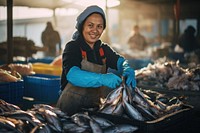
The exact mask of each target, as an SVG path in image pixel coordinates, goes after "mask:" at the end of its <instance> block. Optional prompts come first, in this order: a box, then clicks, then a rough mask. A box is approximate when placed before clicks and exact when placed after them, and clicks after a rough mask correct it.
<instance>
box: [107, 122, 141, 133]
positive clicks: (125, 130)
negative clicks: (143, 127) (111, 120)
mask: <svg viewBox="0 0 200 133" xmlns="http://www.w3.org/2000/svg"><path fill="white" fill-rule="evenodd" d="M137 130H138V127H135V126H132V125H129V124H119V125H114V126H110V127H108V128H106V129H104V133H133V132H134V131H137Z"/></svg>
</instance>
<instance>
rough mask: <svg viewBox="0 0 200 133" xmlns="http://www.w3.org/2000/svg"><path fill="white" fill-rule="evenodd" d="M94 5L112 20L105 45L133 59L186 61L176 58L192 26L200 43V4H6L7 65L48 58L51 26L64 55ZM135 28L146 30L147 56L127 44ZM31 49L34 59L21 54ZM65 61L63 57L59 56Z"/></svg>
mask: <svg viewBox="0 0 200 133" xmlns="http://www.w3.org/2000/svg"><path fill="white" fill-rule="evenodd" d="M94 4H96V5H98V6H100V7H102V8H103V9H104V11H105V12H106V15H107V28H106V30H105V31H104V33H103V36H102V40H103V41H104V42H106V43H109V44H110V45H112V47H113V48H114V49H115V50H116V51H118V52H120V53H121V54H122V55H124V56H125V57H126V58H128V59H144V58H145V59H146V58H147V59H149V58H150V59H157V58H160V57H163V56H168V57H172V58H174V59H180V60H181V58H182V55H183V54H180V52H179V54H174V48H175V47H176V45H177V44H178V37H179V36H180V35H181V34H182V33H183V32H184V30H185V29H186V28H187V26H189V25H192V26H193V27H194V28H195V29H196V31H197V32H196V33H195V36H197V38H199V19H200V15H199V14H200V9H199V7H198V5H199V4H200V2H199V1H198V0H100V1H94V0H42V1H39V0H29V1H26V0H1V1H0V35H1V36H0V44H1V45H0V50H1V53H2V54H1V60H4V61H6V62H12V60H13V58H12V57H17V56H21V57H25V58H27V57H32V58H44V57H45V55H44V51H45V49H44V48H43V43H42V40H41V34H42V32H43V31H44V30H45V27H46V23H47V22H51V23H52V25H53V27H54V29H55V30H57V31H58V32H59V34H60V38H61V48H62V49H63V48H64V46H65V44H66V43H67V42H68V41H70V40H71V37H72V34H73V33H74V31H75V24H76V17H77V16H78V14H79V13H80V12H81V11H82V10H84V9H85V8H86V7H87V6H89V5H94ZM134 25H138V26H139V27H140V33H141V34H142V35H143V36H144V37H145V38H146V41H147V44H148V47H147V48H145V50H143V51H138V50H132V49H130V47H129V45H128V44H127V41H128V39H129V37H130V36H131V34H132V33H133V31H132V29H133V26H134ZM11 38H12V39H13V40H14V42H16V41H17V43H18V45H17V46H16V45H15V43H14V46H13V45H12V44H10V43H11V42H9V41H8V42H7V40H12V39H11ZM30 41H31V42H30ZM20 43H21V44H22V45H20ZM2 44H4V46H3V45H2ZM6 44H7V46H5V45H6ZM27 44H28V45H29V46H30V44H31V46H32V50H28V51H29V53H27V47H26V48H25V49H23V50H22V51H20V52H16V49H19V48H17V47H24V45H27ZM33 46H34V48H33ZM176 48H177V47H176ZM13 49H14V52H13ZM5 50H7V52H5ZM6 53H7V54H6ZM22 53H26V54H22ZM59 55H60V52H57V55H56V56H59Z"/></svg>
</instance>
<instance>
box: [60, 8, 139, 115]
mask: <svg viewBox="0 0 200 133" xmlns="http://www.w3.org/2000/svg"><path fill="white" fill-rule="evenodd" d="M105 27H106V19H105V14H104V12H103V10H102V9H101V8H100V7H98V6H89V7H87V8H86V9H85V10H84V11H83V12H82V13H81V14H80V15H79V16H78V17H77V24H76V29H77V31H76V32H75V34H74V35H73V40H72V41H70V42H68V43H67V45H66V47H65V49H64V52H63V56H62V59H63V71H62V77H61V90H62V93H61V95H60V98H59V100H58V103H57V107H59V108H60V109H61V110H62V111H64V112H65V113H67V114H68V115H72V114H74V113H77V112H79V111H81V109H82V108H95V107H98V105H99V99H100V97H105V96H106V95H107V94H108V92H106V89H107V88H109V90H112V89H115V88H116V87H118V86H119V85H120V84H121V82H122V79H121V78H120V77H119V76H117V75H115V74H113V73H106V72H107V68H108V67H110V68H112V69H116V70H118V71H119V72H120V73H121V74H122V76H124V77H125V78H126V84H127V85H128V86H130V85H131V86H132V87H133V88H134V87H135V85H136V81H135V73H134V70H133V69H132V68H130V67H129V64H128V62H127V60H125V59H124V58H123V57H122V56H121V55H119V54H118V53H116V52H115V51H114V50H113V49H112V48H110V47H109V46H108V45H107V44H105V43H103V42H102V41H101V40H99V38H100V37H101V35H102V33H103V31H104V29H105Z"/></svg>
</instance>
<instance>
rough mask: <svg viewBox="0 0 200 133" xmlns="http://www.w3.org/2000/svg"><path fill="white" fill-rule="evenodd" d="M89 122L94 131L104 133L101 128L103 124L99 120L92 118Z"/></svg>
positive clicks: (94, 132)
mask: <svg viewBox="0 0 200 133" xmlns="http://www.w3.org/2000/svg"><path fill="white" fill-rule="evenodd" d="M89 123H90V127H91V129H92V132H93V133H103V130H102V129H101V126H100V124H99V123H98V122H96V121H95V120H93V119H92V118H90V122H89Z"/></svg>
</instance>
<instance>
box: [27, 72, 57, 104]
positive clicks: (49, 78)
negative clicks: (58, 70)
mask: <svg viewBox="0 0 200 133" xmlns="http://www.w3.org/2000/svg"><path fill="white" fill-rule="evenodd" d="M23 79H24V96H25V97H31V98H34V100H35V101H41V102H45V103H49V104H52V103H56V102H57V100H58V98H59V90H60V76H54V75H46V74H35V75H31V76H25V77H23Z"/></svg>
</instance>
